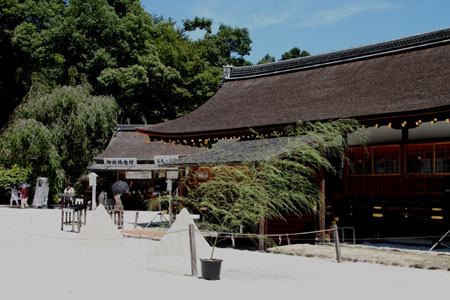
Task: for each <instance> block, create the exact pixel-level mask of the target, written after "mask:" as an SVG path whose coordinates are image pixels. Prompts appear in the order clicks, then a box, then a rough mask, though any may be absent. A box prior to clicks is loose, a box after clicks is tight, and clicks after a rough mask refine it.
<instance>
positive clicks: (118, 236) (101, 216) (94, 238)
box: [78, 204, 124, 246]
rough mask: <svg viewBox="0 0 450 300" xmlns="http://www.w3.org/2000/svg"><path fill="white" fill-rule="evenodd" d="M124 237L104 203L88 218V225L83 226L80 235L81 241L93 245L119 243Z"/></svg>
mask: <svg viewBox="0 0 450 300" xmlns="http://www.w3.org/2000/svg"><path fill="white" fill-rule="evenodd" d="M123 239H124V238H123V236H122V233H120V231H119V229H117V227H116V225H115V224H114V222H113V221H112V219H111V217H110V215H109V214H108V212H107V211H106V209H105V207H104V206H103V205H102V204H101V205H99V206H98V207H97V208H96V209H95V211H94V212H93V213H92V215H91V216H90V217H89V218H88V220H87V222H86V226H83V227H81V232H80V234H79V235H78V240H79V241H80V242H82V243H83V244H86V245H92V246H111V245H119V244H121V242H122V240H123Z"/></svg>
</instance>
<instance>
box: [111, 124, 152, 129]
mask: <svg viewBox="0 0 450 300" xmlns="http://www.w3.org/2000/svg"><path fill="white" fill-rule="evenodd" d="M143 126H145V124H117V125H116V129H115V130H116V131H136V128H138V127H143Z"/></svg>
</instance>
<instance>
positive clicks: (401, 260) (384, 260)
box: [268, 244, 450, 271]
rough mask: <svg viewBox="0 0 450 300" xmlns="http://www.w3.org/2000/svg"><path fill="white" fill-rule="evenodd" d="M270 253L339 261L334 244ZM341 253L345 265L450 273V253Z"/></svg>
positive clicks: (355, 249) (344, 249)
mask: <svg viewBox="0 0 450 300" xmlns="http://www.w3.org/2000/svg"><path fill="white" fill-rule="evenodd" d="M268 251H269V252H273V253H281V254H289V255H300V256H306V257H317V258H322V259H327V260H335V259H336V250H335V247H334V244H327V245H308V244H297V245H289V246H281V247H273V248H270V249H268ZM341 253H342V259H343V260H344V261H353V262H367V263H377V264H383V265H392V266H402V267H412V268H420V269H430V270H434V269H435V270H448V271H450V253H443V252H434V251H418V250H404V249H397V248H378V247H370V246H361V245H341Z"/></svg>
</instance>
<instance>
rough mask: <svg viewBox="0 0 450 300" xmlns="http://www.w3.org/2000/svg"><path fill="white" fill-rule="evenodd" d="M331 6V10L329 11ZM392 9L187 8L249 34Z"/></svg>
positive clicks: (345, 4) (272, 2) (302, 5)
mask: <svg viewBox="0 0 450 300" xmlns="http://www.w3.org/2000/svg"><path fill="white" fill-rule="evenodd" d="M329 3H333V4H334V7H332V8H328V9H321V8H323V7H330V5H329ZM393 7H394V5H393V4H392V3H391V2H388V1H386V0H370V1H369V0H367V1H361V0H334V1H332V2H331V1H328V0H290V1H285V2H281V1H279V0H268V1H261V2H259V1H256V0H254V1H253V0H249V1H242V0H239V1H237V0H229V1H223V0H209V1H208V4H204V2H203V1H197V2H194V3H193V4H192V5H190V12H191V14H193V15H197V16H204V17H207V18H212V19H213V20H214V21H215V25H216V26H217V25H218V23H223V24H227V25H230V26H234V27H235V26H237V27H247V28H248V29H249V30H250V32H254V31H256V30H258V29H262V28H266V27H270V26H274V25H279V24H284V25H285V26H287V27H290V28H306V27H315V26H321V25H330V24H334V23H336V22H339V21H341V20H344V19H348V18H351V17H353V16H355V15H357V14H359V13H363V12H369V11H376V10H387V9H391V8H393Z"/></svg>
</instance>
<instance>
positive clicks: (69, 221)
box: [58, 194, 87, 232]
mask: <svg viewBox="0 0 450 300" xmlns="http://www.w3.org/2000/svg"><path fill="white" fill-rule="evenodd" d="M58 196H59V197H62V199H61V230H64V225H71V226H72V231H75V225H76V226H77V232H80V228H81V225H82V224H83V225H86V213H87V204H86V200H85V199H83V198H80V197H78V198H77V196H78V195H77V194H58ZM82 219H84V220H83V222H82Z"/></svg>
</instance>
